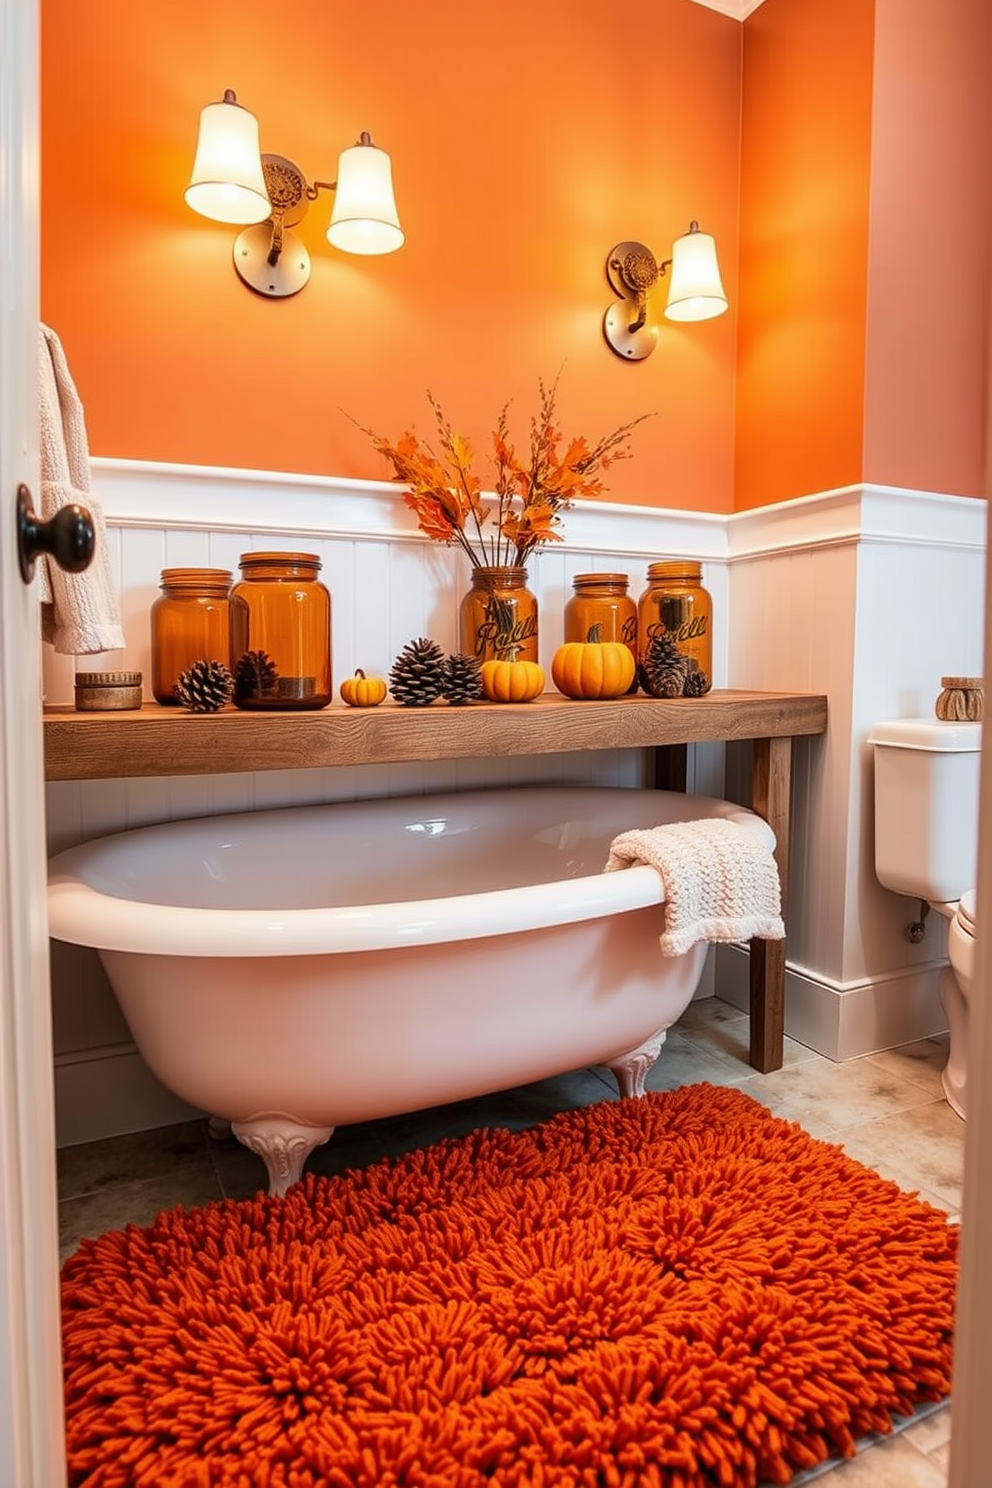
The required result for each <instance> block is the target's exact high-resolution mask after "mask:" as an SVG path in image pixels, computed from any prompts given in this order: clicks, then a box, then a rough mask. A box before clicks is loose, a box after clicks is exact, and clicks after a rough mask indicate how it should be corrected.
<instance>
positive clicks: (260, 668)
mask: <svg viewBox="0 0 992 1488" xmlns="http://www.w3.org/2000/svg"><path fill="white" fill-rule="evenodd" d="M278 678H279V671H278V668H277V667H276V664H275V662H274V661H273V660H272V658H271V657H270V656H269V653H268V652H267V651H246V652H245V653H244V655H243V656H239V657H238V660H237V661H236V662H235V665H234V701H235V702H236V703H237V702H241V701H243V700H244V699H245V698H262V697H272V696H273V695H274V694H275V691H276V688H277V687H278Z"/></svg>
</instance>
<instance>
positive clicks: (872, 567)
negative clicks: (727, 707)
mask: <svg viewBox="0 0 992 1488" xmlns="http://www.w3.org/2000/svg"><path fill="white" fill-rule="evenodd" d="M985 524H986V510H985V503H984V502H981V501H972V500H968V499H966V498H960V497H954V496H943V495H939V494H933V493H929V492H916V491H893V490H891V489H889V488H880V487H861V486H859V487H852V488H849V489H846V490H843V491H835V492H829V493H826V494H825V495H823V496H822V497H815V498H807V499H804V500H801V501H795V502H785V503H782V504H781V505H780V506H776V507H769V508H767V509H763V510H761V511H757V512H747V513H741V514H738V515H735V516H733V517H731V518H730V519H729V521H728V529H729V536H730V555H731V557H730V565H731V566H730V574H731V595H730V613H731V626H730V658H729V670H730V675H731V677H732V679H733V683H734V685H735V686H740V687H756V688H771V689H775V688H798V689H803V690H810V691H814V692H824V693H826V694H827V697H828V699H829V705H828V706H829V711H828V730H827V734H826V736H825V737H824V738H822V739H811V740H804V741H801V742H800V744H799V745H798V746H797V749H796V768H795V780H794V785H793V805H794V812H793V819H792V820H793V840H792V854H791V873H790V902H789V914H788V926H789V967H790V974H789V984H788V992H787V1003H786V1007H787V1015H786V1016H787V1028H788V1029H789V1031H790V1033H792V1034H794V1036H796V1037H798V1038H800V1039H801V1040H802V1039H804V1038H805V1040H806V1041H811V1042H812V1041H813V1040H814V1039H818V1040H821V1042H813V1047H815V1048H818V1049H819V1051H820V1052H821V1053H825V1054H828V1055H829V1056H830V1057H832V1058H837V1059H839V1058H849V1057H851V1056H852V1055H854V1054H859V1053H868V1052H871V1051H873V1050H875V1049H878V1048H885V1047H891V1045H892V1044H893V1043H897V1042H905V1041H907V1040H909V1039H913V1038H921V1037H925V1036H929V1035H930V1034H932V1033H933V1032H934V1031H935V1028H942V1027H945V1026H946V1024H945V1022H944V1020H943V1014H942V1012H941V1010H940V1006H939V1002H938V997H937V982H938V978H939V972H940V969H941V967H942V965H943V964H944V963H945V961H946V927H945V923H944V921H943V920H941V919H940V917H939V916H937V915H931V916H930V917H929V921H928V931H927V935H926V937H925V938H924V940H923V941H922V942H921V943H920V944H919V945H913V944H911V943H910V941H909V940H908V939H907V937H906V927H907V926H908V925H909V924H910V923H911V922H912V921H913V920H915V919H916V918H917V917H918V906H917V904H916V902H915V901H912V900H909V899H906V898H905V897H903V896H901V895H898V894H892V893H890V892H889V891H888V890H886V889H883V888H882V887H881V886H880V885H879V883H878V882H877V880H876V878H875V874H874V832H873V802H874V797H873V792H872V765H873V760H872V751H871V748H870V746H869V745H868V743H867V738H868V734H869V732H870V730H871V727H872V725H873V724H874V723H876V722H878V721H880V720H882V719H889V718H905V717H915V716H924V717H932V716H933V711H934V703H935V701H936V698H937V694H938V693H939V692H940V690H941V683H940V679H941V676H943V675H981V673H982V668H983V655H982V653H983V633H984V603H985V541H986V530H985ZM739 768H740V766H739V763H738V762H736V761H735V759H734V754H733V752H728V775H729V778H730V780H731V781H734V780H736V785H735V786H731V787H730V788H731V789H734V788H735V789H736V790H737V791H738V792H742V791H743V790H744V784H743V782H742V781H741V779H740V777H739V775H738V776H736V777H735V775H734V773H733V772H734V771H735V769H737V770H739ZM739 798H740V796H739ZM725 964H726V958H723V957H721V958H720V960H719V967H720V971H718V976H722V971H723V968H724V966H725ZM719 986H720V992H721V995H726V996H728V998H729V999H730V1000H732V1001H737V1002H739V1003H740V1005H746V991H745V990H744V989H743V988H742V987H740V986H738V987H737V989H736V990H734V988H733V987H732V986H731V984H730V983H729V982H726V981H724V980H722V979H721V981H720V982H719Z"/></svg>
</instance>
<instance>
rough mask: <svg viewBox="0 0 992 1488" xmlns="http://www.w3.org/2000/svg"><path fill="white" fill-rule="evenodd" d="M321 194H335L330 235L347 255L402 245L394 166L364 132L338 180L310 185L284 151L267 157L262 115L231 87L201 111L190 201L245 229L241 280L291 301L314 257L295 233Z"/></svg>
mask: <svg viewBox="0 0 992 1488" xmlns="http://www.w3.org/2000/svg"><path fill="white" fill-rule="evenodd" d="M321 191H333V192H334V193H335V196H334V208H333V210H332V212H331V221H330V225H329V227H328V229H327V240H328V242H329V243H331V244H332V246H333V247H335V248H340V249H342V250H343V251H344V252H345V253H358V254H375V253H392V252H394V251H395V249H397V248H400V247H401V246H402V244H403V229H402V228H401V227H400V221H399V216H398V215H397V211H396V200H395V197H394V196H393V175H392V164H391V162H390V159H389V156H388V155H387V154H386V152H385V150H380V149H379V148H378V146H376V145H374V144H373V143H372V140H371V138H370V136H369V135H368V134H367V133H364V132H363V133H362V134H361V136H360V137H359V139H358V141H357V143H356V144H354V145H352V146H351V147H350V148H349V149H347V150H343V151H342V152H341V154H340V156H339V157H338V174H337V180H335V181H314V182H312V183H308V181H307V179H306V177H305V176H304V174H303V172H302V171H301V170H300V168H299V166H298V165H296V164H295V163H294V162H293V161H292V160H287V159H286V157H285V156H284V155H262V154H261V153H260V150H259V132H258V120H257V119H256V118H255V116H254V114H251V113H249V111H248V110H247V109H246V108H244V107H243V106H242V105H241V104H240V103H239V102H238V100H237V97H236V96H235V94H234V92H233V90H232V89H230V88H228V89H227V90H226V91H225V93H224V97H223V99H222V100H221V101H220V102H219V103H209V104H207V106H206V108H205V109H203V110H202V111H201V114H200V133H199V138H198V140H197V146H196V159H195V161H194V164H193V174H192V177H191V178H190V183H189V185H188V186H187V188H186V202H187V204H188V205H189V206H190V207H192V208H193V210H194V212H199V213H200V214H201V216H204V217H209V218H210V219H211V220H212V221H214V222H226V223H229V224H231V225H233V226H239V227H243V229H244V231H243V232H241V233H239V234H238V236H237V238H236V239H235V243H234V267H235V269H236V270H237V272H238V276H239V278H240V279H241V280H242V281H243V282H244V283H245V284H247V285H248V287H249V288H250V289H254V290H255V291H257V293H258V294H260V295H265V296H266V297H267V298H270V299H284V298H286V296H288V295H294V294H298V293H299V291H300V290H301V289H302V288H303V287H304V285H305V284H306V283H307V282H308V281H309V278H310V255H309V253H308V252H307V250H306V248H305V247H304V245H303V243H302V242H301V241H300V239H299V238H298V237H297V235H296V234H295V233H294V232H293V231H292V228H293V227H295V226H296V224H297V223H298V222H301V221H302V219H303V218H304V217H305V216H306V213H307V209H308V208H309V205H310V203H311V202H312V201H316V199H317V196H318V195H319V193H320V192H321Z"/></svg>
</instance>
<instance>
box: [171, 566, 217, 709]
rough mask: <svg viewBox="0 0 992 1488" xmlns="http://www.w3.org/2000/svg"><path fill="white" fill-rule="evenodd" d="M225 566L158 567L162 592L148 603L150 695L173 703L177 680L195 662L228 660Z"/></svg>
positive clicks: (175, 696) (177, 701) (177, 699)
mask: <svg viewBox="0 0 992 1488" xmlns="http://www.w3.org/2000/svg"><path fill="white" fill-rule="evenodd" d="M233 577H234V576H233V574H231V573H230V572H229V570H227V569H226V568H163V570H162V578H161V586H162V592H161V594H160V595H159V597H158V599H156V600H155V602H154V604H153V605H152V608H151V629H152V695H153V697H154V698H155V701H156V702H157V703H165V704H167V705H168V704H172V703H174V704H176V705H177V706H178V703H179V698H178V696H177V695H176V683H177V681H178V680H179V676H180V673H181V672H184V671H185V670H186V668H187V667H190V666H192V665H193V662H194V661H221V662H223V663H224V665H225V666H229V665H230V661H231V650H230V648H231V634H230V616H229V609H230V606H229V603H228V596H229V594H230V592H231V580H232V579H233Z"/></svg>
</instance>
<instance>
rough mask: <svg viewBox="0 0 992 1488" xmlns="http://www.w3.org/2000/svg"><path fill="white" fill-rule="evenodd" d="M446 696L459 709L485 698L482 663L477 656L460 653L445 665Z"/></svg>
mask: <svg viewBox="0 0 992 1488" xmlns="http://www.w3.org/2000/svg"><path fill="white" fill-rule="evenodd" d="M444 696H445V697H446V698H447V700H448V702H449V703H453V704H454V705H455V707H459V706H460V705H461V704H462V703H474V702H476V701H477V700H478V699H479V698H481V697H485V693H484V692H483V690H482V663H481V662H480V661H479V659H478V657H476V656H468V655H466V654H465V653H464V652H458V653H457V654H456V655H455V656H449V657H448V659H447V661H446V662H445V663H444Z"/></svg>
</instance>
